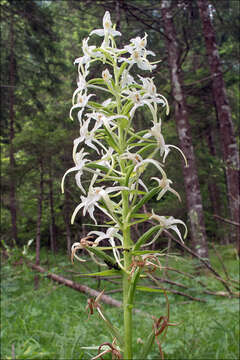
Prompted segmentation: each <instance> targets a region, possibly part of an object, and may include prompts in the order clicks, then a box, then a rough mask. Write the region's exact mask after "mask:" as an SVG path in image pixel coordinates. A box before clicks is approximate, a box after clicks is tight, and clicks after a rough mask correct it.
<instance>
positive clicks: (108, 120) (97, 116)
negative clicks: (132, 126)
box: [86, 112, 128, 132]
mask: <svg viewBox="0 0 240 360" xmlns="http://www.w3.org/2000/svg"><path fill="white" fill-rule="evenodd" d="M86 116H87V117H88V118H89V119H94V120H95V121H96V123H95V127H94V130H96V129H99V128H100V127H102V126H103V125H104V126H105V127H106V128H107V129H108V130H109V131H110V132H111V128H110V125H112V126H113V127H115V126H116V123H115V122H114V121H113V120H115V119H123V118H124V119H128V118H127V116H124V115H112V116H106V115H104V114H103V113H101V112H93V113H89V114H86Z"/></svg>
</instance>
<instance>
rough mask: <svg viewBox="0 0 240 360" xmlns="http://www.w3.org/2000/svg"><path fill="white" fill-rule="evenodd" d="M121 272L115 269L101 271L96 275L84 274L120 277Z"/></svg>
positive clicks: (95, 274)
mask: <svg viewBox="0 0 240 360" xmlns="http://www.w3.org/2000/svg"><path fill="white" fill-rule="evenodd" d="M119 273H120V270H115V269H110V270H104V271H99V272H96V273H92V274H84V275H87V276H112V275H119Z"/></svg>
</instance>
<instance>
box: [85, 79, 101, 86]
mask: <svg viewBox="0 0 240 360" xmlns="http://www.w3.org/2000/svg"><path fill="white" fill-rule="evenodd" d="M88 84H90V85H103V84H105V82H104V80H103V79H101V78H96V79H91V80H89V81H88Z"/></svg>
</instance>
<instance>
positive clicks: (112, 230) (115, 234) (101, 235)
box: [88, 227, 125, 271]
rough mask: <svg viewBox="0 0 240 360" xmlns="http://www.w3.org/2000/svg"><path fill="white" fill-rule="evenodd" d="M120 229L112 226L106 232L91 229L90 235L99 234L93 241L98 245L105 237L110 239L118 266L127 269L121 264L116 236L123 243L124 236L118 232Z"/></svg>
mask: <svg viewBox="0 0 240 360" xmlns="http://www.w3.org/2000/svg"><path fill="white" fill-rule="evenodd" d="M118 231H119V229H118V228H116V227H110V228H109V229H108V230H107V231H106V233H104V232H103V231H90V233H89V234H88V235H90V236H92V235H97V238H96V240H95V241H94V243H93V246H97V245H98V244H99V243H100V241H102V240H104V239H108V241H109V243H110V245H111V246H112V251H113V255H114V258H115V260H116V262H117V264H118V266H119V267H120V268H121V269H122V270H124V271H125V269H124V267H123V266H122V264H121V257H120V253H119V251H118V249H117V247H116V243H115V240H114V238H115V237H116V238H118V239H119V240H120V242H121V244H122V245H123V237H122V236H121V235H120V234H119V233H118Z"/></svg>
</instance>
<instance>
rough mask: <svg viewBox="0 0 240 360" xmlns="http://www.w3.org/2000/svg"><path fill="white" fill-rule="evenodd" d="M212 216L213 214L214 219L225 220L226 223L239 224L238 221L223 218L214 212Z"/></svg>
mask: <svg viewBox="0 0 240 360" xmlns="http://www.w3.org/2000/svg"><path fill="white" fill-rule="evenodd" d="M213 216H214V217H215V218H216V219H218V220H221V221H224V222H226V223H228V224H231V225H235V226H240V223H238V222H236V221H232V220H229V219H225V218H223V217H221V216H219V215H216V214H214V215H213Z"/></svg>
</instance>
